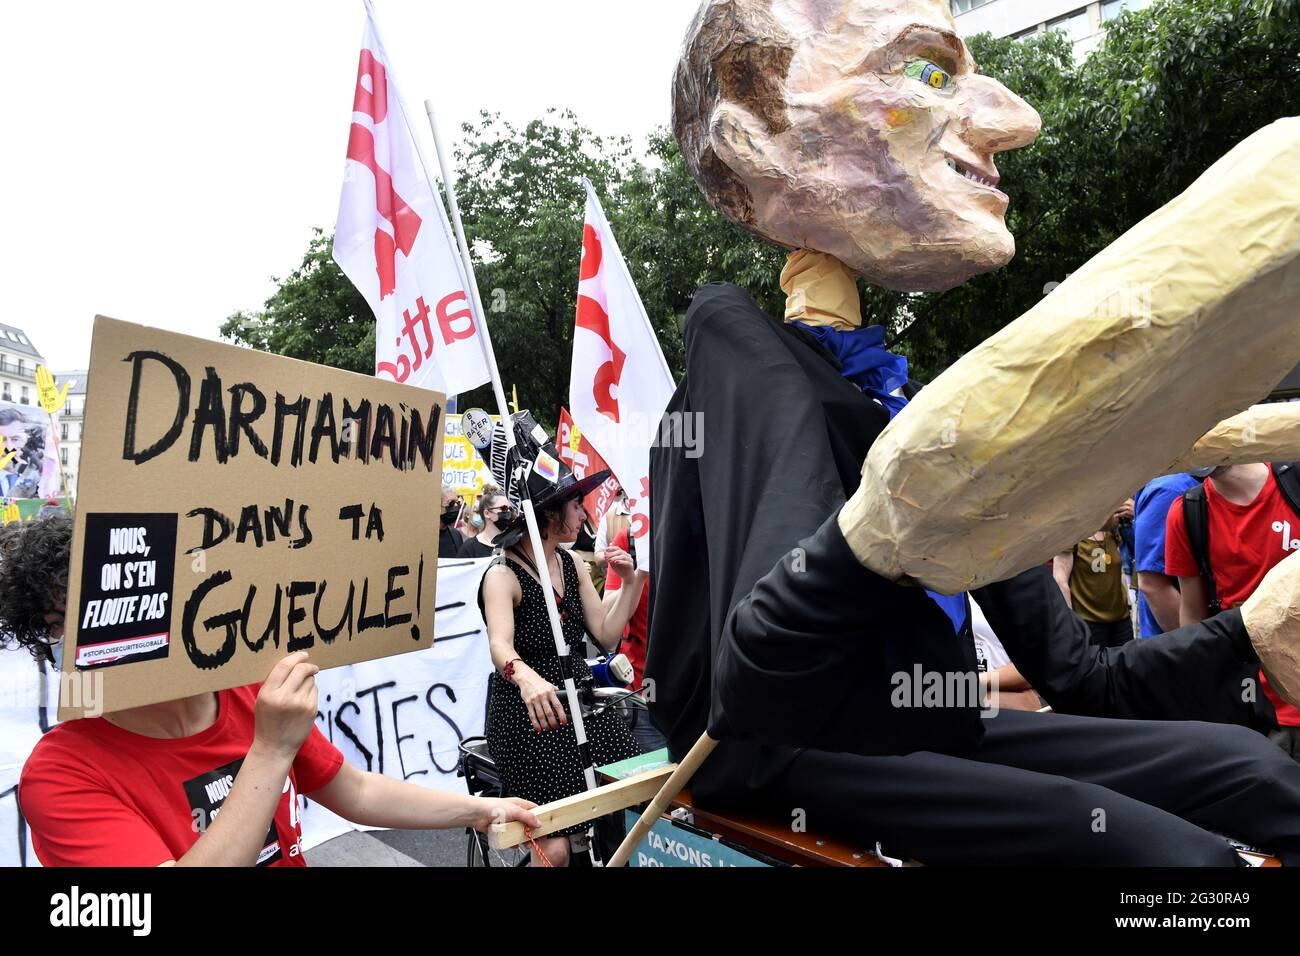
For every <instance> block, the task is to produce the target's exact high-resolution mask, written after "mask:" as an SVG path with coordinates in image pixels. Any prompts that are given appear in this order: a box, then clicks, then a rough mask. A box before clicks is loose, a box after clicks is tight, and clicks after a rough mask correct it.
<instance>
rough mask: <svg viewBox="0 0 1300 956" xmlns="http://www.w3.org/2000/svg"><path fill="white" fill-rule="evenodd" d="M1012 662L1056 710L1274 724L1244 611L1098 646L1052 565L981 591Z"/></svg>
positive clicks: (978, 596)
mask: <svg viewBox="0 0 1300 956" xmlns="http://www.w3.org/2000/svg"><path fill="white" fill-rule="evenodd" d="M975 599H976V600H977V601H979V604H980V608H981V609H983V611H984V614H985V616H986V617H987V618H988V620H989V623H990V624H991V625H992V627H993V630H994V632H995V633H996V634H997V635H998V639H999V640H1001V641H1002V645H1003V647H1005V648H1006V651H1007V654H1008V655H1010V657H1011V660H1012V662H1014V663H1015V665H1016V667H1017V668H1019V670H1020V672H1021V673H1022V674H1024V675H1025V677H1026V678H1027V679H1028V681H1029V683H1030V684H1031V685H1032V686H1033V688H1034V690H1035V691H1037V692H1038V694H1039V696H1041V697H1042V698H1043V700H1045V701H1046V702H1047V703H1049V704H1050V705H1051V706H1052V708H1053V709H1054V710H1057V711H1060V712H1062V713H1071V714H1084V715H1088V716H1092V717H1126V718H1141V719H1147V720H1208V721H1214V722H1216V723H1229V724H1243V725H1245V726H1248V727H1253V728H1255V729H1257V730H1270V729H1272V728H1274V727H1275V726H1276V718H1275V715H1274V714H1273V708H1272V707H1271V705H1269V703H1268V701H1267V699H1265V698H1264V696H1263V695H1262V694H1260V693H1259V688H1258V686H1257V685H1258V676H1257V675H1258V672H1259V660H1258V658H1257V657H1256V656H1255V651H1254V648H1253V647H1252V646H1251V641H1250V637H1249V636H1248V635H1247V633H1246V628H1245V625H1244V624H1243V622H1242V617H1241V612H1239V611H1235V610H1234V611H1224V612H1223V613H1222V614H1218V615H1216V616H1214V617H1212V618H1209V619H1207V620H1204V621H1199V622H1197V623H1195V624H1191V625H1189V626H1187V627H1183V628H1179V629H1178V630H1176V631H1170V632H1168V633H1166V634H1161V635H1159V636H1158V637H1150V638H1145V639H1143V640H1137V641H1128V642H1127V643H1125V644H1123V645H1121V646H1119V647H1097V646H1096V645H1094V644H1092V643H1091V642H1090V641H1089V639H1088V628H1087V625H1085V624H1084V623H1083V621H1082V620H1080V619H1079V617H1078V616H1077V615H1075V614H1072V613H1071V612H1070V610H1069V608H1067V607H1066V606H1065V601H1064V599H1063V598H1062V597H1061V592H1060V589H1059V588H1058V587H1057V586H1056V583H1055V582H1054V581H1053V580H1052V576H1051V574H1050V573H1049V572H1048V571H1047V569H1046V568H1043V567H1039V568H1034V569H1031V570H1029V571H1026V572H1024V573H1023V574H1019V575H1016V576H1015V577H1014V578H1011V579H1010V580H1008V581H1003V582H1000V583H998V584H990V585H988V586H987V587H984V588H981V589H979V590H978V591H976V592H975Z"/></svg>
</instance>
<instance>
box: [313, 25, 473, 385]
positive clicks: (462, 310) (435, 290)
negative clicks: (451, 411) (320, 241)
mask: <svg viewBox="0 0 1300 956" xmlns="http://www.w3.org/2000/svg"><path fill="white" fill-rule="evenodd" d="M334 261H335V262H337V263H338V264H339V268H340V269H342V270H343V272H344V274H345V275H347V277H348V278H349V279H351V280H352V284H353V285H355V286H356V287H357V290H358V291H360V293H361V294H362V295H363V296H364V297H365V299H366V301H367V302H368V303H370V308H371V310H372V311H373V312H374V313H375V374H376V375H378V376H383V377H384V378H389V379H392V380H394V381H398V382H405V383H406V384H408V385H417V386H420V387H422V388H431V389H434V390H436V391H439V392H444V393H445V394H447V395H449V396H450V395H456V394H458V393H460V392H467V391H469V390H470V389H472V388H477V387H478V386H479V385H482V384H483V383H484V382H486V381H488V380H489V378H490V377H491V376H490V375H489V374H488V368H487V361H486V359H485V358H484V354H483V348H482V346H481V345H480V343H479V335H478V329H477V328H476V327H475V324H474V317H473V313H472V311H471V310H470V306H469V298H468V296H467V295H466V291H465V290H466V289H468V288H469V284H468V283H467V282H466V280H465V272H464V269H463V267H462V263H461V259H460V256H459V255H458V254H457V250H456V244H455V241H454V239H453V238H452V232H451V228H450V226H449V225H448V222H447V215H446V213H445V212H444V211H443V208H442V203H441V202H440V201H439V200H438V197H437V196H436V195H435V193H434V190H433V186H432V185H431V184H430V182H429V180H428V178H427V177H426V176H425V175H424V168H423V165H422V163H421V162H420V155H419V152H418V151H417V149H416V145H415V140H414V138H413V134H412V132H411V126H410V124H409V123H408V122H407V118H406V116H405V114H404V112H403V110H402V102H401V99H400V98H399V97H398V95H397V89H396V87H395V86H394V84H393V78H392V75H391V73H390V72H389V64H388V61H387V58H386V57H385V55H384V49H383V44H382V43H380V41H379V33H378V31H377V30H376V28H375V24H374V21H373V20H372V19H371V18H370V10H369V5H367V9H366V31H365V34H364V36H363V38H362V41H361V64H360V67H359V69H358V70H357V86H356V93H355V95H354V97H353V102H352V129H351V132H350V133H349V134H348V152H347V163H346V166H345V172H344V176H343V195H342V196H341V197H340V199H339V218H338V223H337V225H336V226H335V228H334Z"/></svg>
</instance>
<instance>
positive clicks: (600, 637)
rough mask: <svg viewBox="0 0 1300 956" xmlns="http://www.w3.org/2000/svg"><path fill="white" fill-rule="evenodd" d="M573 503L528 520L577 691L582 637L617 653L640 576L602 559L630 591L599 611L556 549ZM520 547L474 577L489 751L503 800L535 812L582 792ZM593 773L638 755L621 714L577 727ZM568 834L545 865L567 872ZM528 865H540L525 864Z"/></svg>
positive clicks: (582, 577)
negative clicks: (536, 806) (482, 628)
mask: <svg viewBox="0 0 1300 956" xmlns="http://www.w3.org/2000/svg"><path fill="white" fill-rule="evenodd" d="M582 521H583V510H582V502H581V499H579V498H577V497H566V498H565V500H560V501H556V500H552V501H550V502H548V503H547V505H546V506H545V507H544V508H542V509H541V510H540V511H539V512H538V514H537V522H538V526H539V528H540V530H541V532H542V539H543V540H542V545H543V550H544V552H545V558H546V560H547V562H548V565H549V568H550V575H551V581H552V582H553V583H554V586H555V591H556V594H555V599H556V605H557V607H558V609H559V612H560V621H561V625H562V628H563V631H564V639H565V641H566V642H567V643H568V645H569V647H570V648H571V651H570V655H569V660H570V663H571V666H572V668H573V676H574V679H575V680H577V681H581V680H582V679H583V678H585V677H587V676H588V675H589V674H590V669H589V668H588V667H587V664H586V661H585V660H584V659H583V639H584V637H585V636H586V634H587V633H588V632H590V633H591V635H592V637H593V638H594V639H595V640H596V642H597V643H598V644H599V645H600V646H601V647H603V648H605V649H607V650H612V649H613V648H614V647H616V646H617V645H618V642H619V640H620V639H621V638H622V636H623V631H624V629H625V628H626V627H627V622H628V619H629V618H630V617H631V616H632V612H633V611H634V610H635V609H636V605H637V602H638V601H639V600H640V596H641V589H642V588H643V587H644V586H645V580H646V577H647V575H646V573H645V572H644V571H636V570H635V569H634V567H635V566H634V563H633V561H632V558H631V557H630V556H629V555H628V554H627V552H625V551H623V550H621V549H619V548H609V549H608V550H607V551H606V552H605V557H606V560H607V561H608V565H609V568H610V572H611V573H613V574H617V575H618V576H619V577H620V578H621V579H622V580H623V581H624V582H629V581H630V582H631V585H632V586H631V587H624V588H622V589H621V590H619V591H618V597H617V599H616V600H612V601H611V602H610V603H608V604H602V603H601V599H600V596H599V595H598V594H597V593H596V588H595V586H594V585H593V584H592V583H591V574H590V573H589V571H588V570H587V565H586V563H585V562H583V561H579V560H577V559H576V558H574V556H573V555H572V554H570V553H569V552H568V551H566V550H563V549H561V548H559V547H558V545H560V544H561V543H564V542H571V541H574V540H576V538H577V536H578V531H579V529H580V528H581V527H582ZM533 565H534V562H533V556H532V549H531V547H529V545H528V542H527V539H526V538H525V539H524V540H523V541H522V542H518V543H515V544H514V545H512V546H511V547H509V548H508V549H507V550H506V551H505V560H504V562H503V563H501V564H497V565H494V566H493V567H491V568H489V569H488V571H487V573H486V574H485V575H484V576H483V587H482V604H483V616H484V619H485V620H486V622H487V628H488V643H489V646H490V647H491V651H492V663H493V664H494V665H495V667H496V670H495V672H494V673H493V674H492V677H491V678H490V679H489V683H488V719H487V740H488V749H489V750H490V751H491V753H492V758H493V760H495V761H496V764H497V767H498V768H499V769H500V771H501V774H502V776H503V777H504V778H505V783H506V792H507V793H508V794H510V795H511V796H517V797H524V798H526V799H528V800H533V801H535V802H537V803H549V802H551V801H553V800H559V799H561V798H563V797H568V796H572V795H573V794H575V793H581V792H582V791H583V790H584V789H585V782H584V780H583V763H582V760H581V758H580V756H579V753H578V744H577V738H576V737H575V735H574V730H573V722H572V720H571V718H570V715H569V713H568V708H567V699H566V696H565V694H564V692H563V686H564V685H563V678H562V676H561V674H560V659H559V657H557V656H556V653H555V638H554V637H553V636H552V632H551V626H550V621H549V619H548V617H547V612H546V603H545V597H544V595H543V592H542V585H541V583H540V581H539V576H538V575H537V573H536V571H535V568H534V567H533ZM583 726H584V729H585V730H586V734H587V740H588V742H589V743H590V745H591V754H592V760H593V762H594V764H595V765H596V766H600V765H602V764H607V763H613V762H614V761H617V760H623V759H626V758H628V757H632V756H635V755H636V754H637V753H638V752H639V748H638V747H637V744H636V741H635V740H633V738H632V734H631V731H629V729H628V726H627V724H626V723H625V722H624V720H623V717H622V715H621V714H618V713H616V712H613V711H606V712H604V713H602V714H599V715H593V716H590V717H586V718H584V720H583ZM584 829H585V826H576V827H570V828H569V829H567V830H562V831H559V832H558V833H556V834H554V835H552V836H550V837H548V838H546V839H543V840H539V841H538V845H539V848H540V849H541V851H542V852H543V853H544V854H545V855H546V857H547V859H548V860H550V862H551V863H552V864H553V865H556V866H562V865H564V864H566V863H567V862H568V857H569V843H568V834H570V833H578V832H581V831H582V830H584ZM533 863H534V864H539V863H540V861H538V860H534V861H533Z"/></svg>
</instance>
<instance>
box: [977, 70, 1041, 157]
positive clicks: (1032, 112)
mask: <svg viewBox="0 0 1300 956" xmlns="http://www.w3.org/2000/svg"><path fill="white" fill-rule="evenodd" d="M965 86H966V110H967V115H966V117H965V122H964V123H963V125H962V131H961V138H962V139H963V140H965V141H966V142H967V143H968V144H969V145H970V146H971V147H972V148H973V149H975V150H977V151H978V152H981V153H986V154H992V153H1000V152H1003V151H1004V150H1008V149H1019V148H1020V147H1021V146H1028V145H1029V144H1030V143H1032V142H1033V141H1034V140H1035V139H1036V138H1037V137H1038V132H1039V130H1041V129H1042V128H1043V120H1042V118H1041V117H1040V116H1039V115H1038V111H1037V110H1036V109H1034V108H1033V107H1032V106H1030V105H1029V104H1028V103H1026V102H1025V101H1024V100H1022V99H1021V98H1020V97H1018V96H1016V94H1015V93H1012V92H1011V91H1010V90H1009V89H1007V88H1006V87H1005V86H1003V85H1002V84H1001V83H999V82H998V81H997V80H995V79H992V78H991V77H987V76H979V75H978V74H977V75H975V76H972V77H970V78H969V79H968V80H967V81H966V84H965Z"/></svg>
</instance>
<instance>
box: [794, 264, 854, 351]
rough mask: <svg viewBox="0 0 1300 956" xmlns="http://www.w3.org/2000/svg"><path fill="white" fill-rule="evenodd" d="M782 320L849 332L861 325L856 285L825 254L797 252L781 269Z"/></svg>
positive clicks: (847, 273)
mask: <svg viewBox="0 0 1300 956" xmlns="http://www.w3.org/2000/svg"><path fill="white" fill-rule="evenodd" d="M781 291H783V292H784V293H785V296H786V298H785V320H786V321H787V322H796V321H797V322H804V323H806V324H808V325H822V326H827V327H828V328H832V329H838V330H839V331H841V332H848V331H851V330H853V329H856V328H859V327H861V325H862V301H861V299H859V298H858V284H857V281H856V280H855V279H854V277H853V273H852V272H850V271H849V269H848V267H847V266H846V265H844V263H842V262H840V260H838V259H836V258H835V257H834V256H831V255H827V254H826V253H824V252H813V251H811V250H809V249H799V250H797V251H795V252H792V253H790V257H789V258H788V259H787V260H786V263H785V268H784V269H782V270H781Z"/></svg>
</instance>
